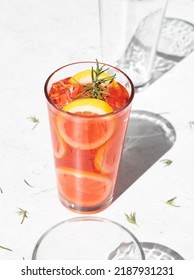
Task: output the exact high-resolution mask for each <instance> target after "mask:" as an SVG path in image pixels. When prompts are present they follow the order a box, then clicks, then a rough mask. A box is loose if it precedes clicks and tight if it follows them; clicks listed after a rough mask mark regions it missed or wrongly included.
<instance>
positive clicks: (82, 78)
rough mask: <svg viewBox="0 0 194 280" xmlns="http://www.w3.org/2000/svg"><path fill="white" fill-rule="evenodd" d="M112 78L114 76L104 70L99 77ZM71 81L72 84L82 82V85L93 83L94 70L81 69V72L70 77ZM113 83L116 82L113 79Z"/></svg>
mask: <svg viewBox="0 0 194 280" xmlns="http://www.w3.org/2000/svg"><path fill="white" fill-rule="evenodd" d="M94 73H95V72H94ZM111 78H112V77H111V76H110V75H109V74H108V73H106V72H102V73H101V74H100V75H99V76H98V79H110V80H111ZM69 82H70V83H71V84H75V83H80V84H82V85H87V84H91V83H92V70H90V69H87V70H84V71H81V72H79V73H77V74H75V75H73V76H72V77H71V78H70V80H69ZM112 83H116V82H115V81H113V82H112Z"/></svg>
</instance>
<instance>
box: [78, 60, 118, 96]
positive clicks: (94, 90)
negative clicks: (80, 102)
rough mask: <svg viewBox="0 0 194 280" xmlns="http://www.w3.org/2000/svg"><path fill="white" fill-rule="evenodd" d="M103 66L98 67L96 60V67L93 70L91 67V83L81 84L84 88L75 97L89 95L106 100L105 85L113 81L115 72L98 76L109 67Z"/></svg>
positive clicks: (107, 93)
mask: <svg viewBox="0 0 194 280" xmlns="http://www.w3.org/2000/svg"><path fill="white" fill-rule="evenodd" d="M105 66H106V65H105V64H104V65H102V66H101V67H100V66H99V62H98V60H96V69H95V70H94V68H93V67H92V69H91V79H92V85H84V84H81V85H82V86H83V88H84V90H83V91H82V92H80V93H79V94H77V96H76V98H77V97H79V98H81V97H84V98H89V97H91V98H96V99H100V100H106V98H107V97H108V96H109V92H108V90H107V87H108V86H109V85H110V84H111V83H112V82H113V81H114V79H115V77H116V74H114V75H113V76H109V75H106V76H101V77H100V75H102V74H103V73H105V72H106V71H107V70H108V69H109V68H104V67H105ZM76 82H78V81H76ZM78 83H79V82H78Z"/></svg>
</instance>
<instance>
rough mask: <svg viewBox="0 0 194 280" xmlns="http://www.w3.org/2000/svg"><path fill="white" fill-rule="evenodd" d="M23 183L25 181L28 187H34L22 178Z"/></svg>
mask: <svg viewBox="0 0 194 280" xmlns="http://www.w3.org/2000/svg"><path fill="white" fill-rule="evenodd" d="M24 183H25V184H26V185H27V186H29V187H31V188H34V186H32V185H31V184H29V183H28V182H27V181H26V180H25V179H24Z"/></svg>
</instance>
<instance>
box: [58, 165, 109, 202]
mask: <svg viewBox="0 0 194 280" xmlns="http://www.w3.org/2000/svg"><path fill="white" fill-rule="evenodd" d="M56 171H57V181H58V188H59V193H60V195H61V196H62V197H63V198H64V199H66V200H67V201H70V202H71V203H74V204H75V205H79V206H84V207H91V206H95V205H98V204H101V203H103V202H105V201H106V200H107V199H108V198H109V196H110V194H111V191H112V182H111V180H110V179H109V178H107V177H105V176H103V175H99V174H96V173H92V172H87V171H81V170H75V169H72V168H65V167H58V168H57V170H56Z"/></svg>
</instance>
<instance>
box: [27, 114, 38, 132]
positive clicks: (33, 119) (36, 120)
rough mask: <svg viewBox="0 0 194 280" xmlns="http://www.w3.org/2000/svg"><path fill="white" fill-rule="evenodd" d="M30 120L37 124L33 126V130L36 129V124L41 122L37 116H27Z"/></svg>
mask: <svg viewBox="0 0 194 280" xmlns="http://www.w3.org/2000/svg"><path fill="white" fill-rule="evenodd" d="M27 119H28V120H29V121H31V122H32V123H34V124H35V125H34V126H33V127H32V130H34V129H35V128H36V126H37V125H38V124H39V123H40V121H39V119H38V118H36V117H35V116H30V117H28V118H27Z"/></svg>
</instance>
